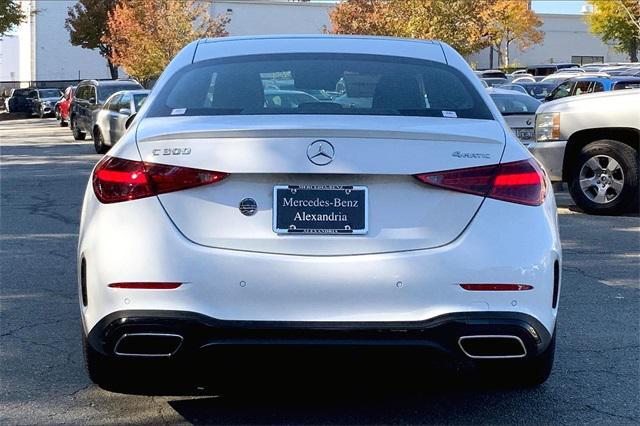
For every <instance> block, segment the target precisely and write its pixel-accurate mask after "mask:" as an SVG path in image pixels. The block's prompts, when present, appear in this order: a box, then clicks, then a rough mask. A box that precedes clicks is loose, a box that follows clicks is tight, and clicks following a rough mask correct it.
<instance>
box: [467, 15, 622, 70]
mask: <svg viewBox="0 0 640 426" xmlns="http://www.w3.org/2000/svg"><path fill="white" fill-rule="evenodd" d="M539 16H540V17H541V18H542V21H543V24H542V26H541V27H540V30H542V31H544V33H545V35H544V40H543V42H542V43H540V44H537V45H535V46H533V47H531V48H529V49H527V50H525V51H522V52H521V51H520V50H518V48H517V47H516V42H513V43H511V46H510V48H509V57H510V63H511V64H512V65H536V64H547V63H552V62H573V63H578V64H581V65H583V64H588V63H592V62H625V61H628V60H629V56H628V55H627V54H624V53H620V52H616V51H615V50H614V49H613V47H612V46H608V45H606V44H604V43H603V42H602V40H600V38H598V37H597V36H594V35H593V34H591V33H590V32H589V26H588V25H587V23H586V22H585V20H584V15H555V14H540V15H539ZM468 59H469V62H472V63H475V64H476V65H477V67H478V69H487V68H490V64H489V49H485V50H483V51H481V52H479V53H476V54H473V55H471V56H470V57H469V58H468ZM497 66H498V54H497V53H496V54H494V67H497Z"/></svg>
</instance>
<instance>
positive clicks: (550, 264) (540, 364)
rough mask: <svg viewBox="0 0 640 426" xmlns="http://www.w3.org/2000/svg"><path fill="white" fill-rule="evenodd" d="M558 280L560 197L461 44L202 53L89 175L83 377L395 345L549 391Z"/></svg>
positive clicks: (185, 54) (202, 44)
mask: <svg viewBox="0 0 640 426" xmlns="http://www.w3.org/2000/svg"><path fill="white" fill-rule="evenodd" d="M279 90H282V91H283V92H284V93H283V96H279V94H278V91H279ZM265 91H268V98H269V99H268V100H266V99H265ZM292 93H294V94H295V96H292ZM560 270H561V248H560V241H559V236H558V227H557V216H556V206H555V201H554V197H553V193H552V189H551V185H550V183H549V180H548V178H547V177H546V174H545V172H544V171H543V169H542V168H541V167H540V166H539V165H538V163H537V162H536V161H535V160H534V159H533V158H532V156H531V154H530V153H529V152H528V151H527V150H526V148H525V147H524V146H523V145H522V144H520V142H519V141H518V140H517V138H516V136H515V135H514V134H513V133H512V132H511V131H510V130H509V128H508V126H507V125H506V124H505V122H504V120H503V118H502V116H501V115H500V112H499V111H498V110H497V109H496V107H495V105H494V103H493V102H492V101H491V99H490V98H489V95H488V94H487V93H486V90H485V89H484V88H483V87H482V85H481V83H480V81H479V80H478V79H477V78H476V77H475V75H474V74H473V71H472V70H471V69H470V68H469V66H468V65H467V64H466V63H465V62H464V60H463V58H462V57H461V56H460V55H459V54H458V53H456V52H455V51H454V50H453V49H452V48H451V47H449V46H448V45H446V44H444V43H440V42H431V41H417V40H403V39H394V38H375V37H350V36H344V37H333V36H281V37H257V38H256V37H252V38H234V37H229V38H223V39H205V40H199V41H197V42H193V43H191V44H189V45H187V46H186V47H185V48H184V49H183V50H182V51H181V52H180V53H179V54H178V55H177V56H176V57H175V58H174V59H173V61H172V62H171V63H170V64H169V65H168V67H167V68H166V70H165V71H164V72H163V74H162V76H161V77H160V78H159V79H158V81H157V83H156V84H155V86H154V88H153V90H152V92H151V93H150V95H149V97H148V98H147V101H146V102H145V103H144V105H143V106H142V108H141V110H140V111H139V113H138V114H137V116H136V117H135V119H134V120H133V121H132V123H131V125H130V127H129V128H128V129H127V131H126V133H125V134H124V135H123V137H122V139H121V140H120V141H119V142H118V144H117V145H115V146H114V147H113V148H112V149H111V150H110V151H109V153H108V155H106V156H104V157H103V158H102V159H101V160H100V161H99V162H98V164H97V165H96V166H95V169H94V170H93V172H92V174H91V178H90V181H89V185H88V187H87V190H86V194H85V199H84V205H83V209H82V219H81V225H80V237H79V247H78V277H79V280H78V286H79V295H80V297H79V299H80V300H79V301H80V308H81V313H82V323H83V327H84V345H85V347H84V349H85V352H86V362H87V367H88V371H89V374H90V377H91V378H92V380H94V381H95V382H97V383H99V384H101V385H103V386H108V385H109V383H111V382H113V381H114V380H117V379H118V377H119V376H124V377H120V379H123V380H125V381H126V380H127V377H128V376H127V375H125V374H123V371H125V369H124V367H125V366H126V365H127V363H129V362H132V361H135V362H136V363H140V361H141V360H142V361H144V360H149V363H157V362H162V361H165V362H167V365H176V364H178V365H180V363H188V362H189V360H190V359H192V357H196V356H200V355H201V354H202V353H203V351H205V350H207V351H210V350H215V348H217V347H221V346H225V347H226V348H229V347H235V346H234V345H235V344H236V343H237V348H238V350H242V347H244V346H246V345H249V344H253V343H255V344H258V345H287V347H291V346H295V345H322V346H333V345H344V344H348V345H350V346H356V347H357V346H360V345H362V346H375V345H384V346H386V347H388V346H389V345H395V346H397V349H398V350H401V348H404V347H408V346H409V347H421V348H428V349H429V350H437V351H439V352H440V353H442V354H445V355H446V356H449V357H450V358H451V359H452V360H453V359H458V360H460V361H461V362H463V363H469V364H471V365H472V366H477V368H478V369H479V370H482V369H483V368H485V367H487V368H488V367H491V368H493V367H494V366H499V368H500V369H501V370H500V371H502V374H503V375H504V376H505V377H510V378H512V379H513V380H515V381H517V382H518V383H519V384H521V385H536V384H539V383H542V382H544V381H545V380H546V379H547V377H548V375H549V373H550V371H551V367H552V364H553V357H554V347H555V335H556V333H555V324H556V314H557V307H558V296H559V291H560ZM152 359H153V361H152ZM508 371H513V372H514V373H513V374H511V373H509V372H508Z"/></svg>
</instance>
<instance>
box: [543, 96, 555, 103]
mask: <svg viewBox="0 0 640 426" xmlns="http://www.w3.org/2000/svg"><path fill="white" fill-rule="evenodd" d="M552 100H553V97H552V96H551V95H547V96H545V97H544V101H545V102H549V101H552Z"/></svg>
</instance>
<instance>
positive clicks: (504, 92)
mask: <svg viewBox="0 0 640 426" xmlns="http://www.w3.org/2000/svg"><path fill="white" fill-rule="evenodd" d="M485 90H486V91H487V93H489V95H518V96H529V95H527V94H525V93H522V92H519V91H517V90H509V89H501V88H496V87H489V88H487V89H485Z"/></svg>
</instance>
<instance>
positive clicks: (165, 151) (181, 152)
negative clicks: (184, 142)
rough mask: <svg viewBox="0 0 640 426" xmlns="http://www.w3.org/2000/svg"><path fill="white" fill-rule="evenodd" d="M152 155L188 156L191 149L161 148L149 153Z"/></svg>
mask: <svg viewBox="0 0 640 426" xmlns="http://www.w3.org/2000/svg"><path fill="white" fill-rule="evenodd" d="M151 153H152V154H153V155H190V154H191V148H162V149H154V150H153V151H151Z"/></svg>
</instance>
